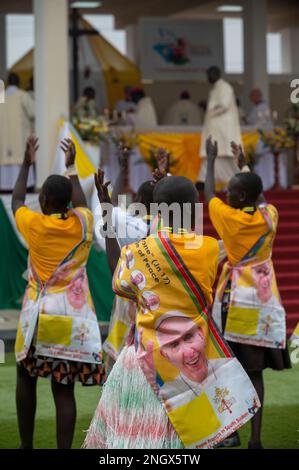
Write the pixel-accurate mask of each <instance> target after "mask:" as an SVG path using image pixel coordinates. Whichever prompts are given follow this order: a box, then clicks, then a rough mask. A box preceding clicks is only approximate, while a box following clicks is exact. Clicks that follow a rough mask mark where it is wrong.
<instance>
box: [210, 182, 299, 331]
mask: <svg viewBox="0 0 299 470" xmlns="http://www.w3.org/2000/svg"><path fill="white" fill-rule="evenodd" d="M265 196H266V199H267V202H269V203H271V204H273V205H274V206H275V207H277V209H278V212H279V223H278V230H277V236H276V240H275V242H274V249H273V262H274V268H275V272H276V277H277V282H278V288H279V292H280V295H281V298H282V302H283V305H284V308H285V310H286V313H287V335H288V336H290V334H291V333H292V332H293V330H294V328H295V326H296V325H297V323H298V322H299V190H285V191H284V190H278V191H267V192H266V193H265ZM221 197H222V196H221ZM223 197H224V196H223ZM204 234H205V235H212V236H216V233H215V230H214V228H213V227H212V225H211V222H210V220H209V217H208V211H207V207H206V204H205V205H204Z"/></svg>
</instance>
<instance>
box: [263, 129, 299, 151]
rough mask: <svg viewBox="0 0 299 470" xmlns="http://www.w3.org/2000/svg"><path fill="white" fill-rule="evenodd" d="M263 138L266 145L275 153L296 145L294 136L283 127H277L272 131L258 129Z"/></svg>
mask: <svg viewBox="0 0 299 470" xmlns="http://www.w3.org/2000/svg"><path fill="white" fill-rule="evenodd" d="M258 132H259V134H260V136H261V140H262V141H263V143H264V144H265V146H266V147H269V148H270V149H271V151H272V152H273V153H279V152H281V151H282V150H285V149H290V148H293V147H294V146H295V141H294V138H293V136H292V135H291V134H290V133H289V132H288V131H287V130H286V129H283V128H281V127H275V128H274V129H273V130H271V131H263V130H261V129H259V130H258Z"/></svg>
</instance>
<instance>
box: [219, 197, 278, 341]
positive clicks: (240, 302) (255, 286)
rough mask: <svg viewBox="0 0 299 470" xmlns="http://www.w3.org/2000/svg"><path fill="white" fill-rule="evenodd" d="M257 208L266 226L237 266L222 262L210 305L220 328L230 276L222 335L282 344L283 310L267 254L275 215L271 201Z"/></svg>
mask: <svg viewBox="0 0 299 470" xmlns="http://www.w3.org/2000/svg"><path fill="white" fill-rule="evenodd" d="M258 210H259V211H260V212H261V213H262V215H263V217H264V219H265V220H266V222H267V226H268V230H267V229H266V232H265V233H264V234H263V235H262V236H261V237H260V238H259V239H258V240H257V241H256V243H255V244H254V246H253V247H252V248H251V249H250V250H249V252H248V253H247V254H246V255H245V256H244V258H243V259H242V260H241V261H240V262H239V263H238V264H237V265H236V266H232V265H231V264H230V263H229V262H227V263H226V264H225V265H224V267H223V270H222V273H221V276H220V279H219V283H218V287H217V292H216V297H215V302H214V305H213V318H214V320H215V322H216V324H217V325H218V327H219V328H220V329H222V328H221V324H222V319H221V315H222V299H223V295H224V291H225V289H226V286H227V283H228V281H229V279H230V280H231V290H230V303H229V309H228V315H227V321H226V326H225V333H224V337H225V339H227V340H229V341H234V342H237V343H243V344H251V345H254V346H264V347H268V348H285V344H286V321H285V317H286V314H285V310H284V308H283V306H282V304H281V300H280V296H279V292H278V288H277V283H276V277H275V273H274V269H273V264H272V260H271V258H270V257H269V256H270V254H271V247H272V244H273V238H274V235H275V232H276V227H277V221H278V215H277V211H276V209H275V207H273V206H271V205H267V206H264V207H263V206H260V207H259V208H258Z"/></svg>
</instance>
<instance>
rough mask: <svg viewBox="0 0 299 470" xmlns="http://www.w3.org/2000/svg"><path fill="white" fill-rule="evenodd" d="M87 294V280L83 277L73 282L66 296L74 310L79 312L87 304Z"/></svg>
mask: <svg viewBox="0 0 299 470" xmlns="http://www.w3.org/2000/svg"><path fill="white" fill-rule="evenodd" d="M86 292H87V280H86V279H85V277H84V276H83V275H82V276H79V277H77V278H76V279H73V280H72V282H71V284H70V286H69V287H68V288H67V291H66V294H67V298H68V301H69V303H70V304H71V306H72V307H73V308H75V309H76V310H79V309H81V308H82V307H83V305H84V304H85V302H86Z"/></svg>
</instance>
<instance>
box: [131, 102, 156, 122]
mask: <svg viewBox="0 0 299 470" xmlns="http://www.w3.org/2000/svg"><path fill="white" fill-rule="evenodd" d="M134 118H135V126H136V127H137V128H139V129H145V128H150V127H156V126H157V125H158V119H157V114H156V111H155V108H154V104H153V101H152V99H151V98H150V97H148V96H145V97H144V98H141V100H140V101H139V102H138V104H137V107H136V113H135V116H134Z"/></svg>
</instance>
